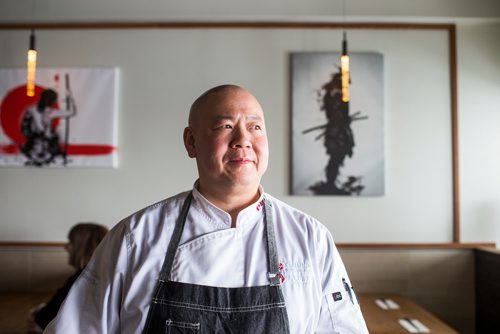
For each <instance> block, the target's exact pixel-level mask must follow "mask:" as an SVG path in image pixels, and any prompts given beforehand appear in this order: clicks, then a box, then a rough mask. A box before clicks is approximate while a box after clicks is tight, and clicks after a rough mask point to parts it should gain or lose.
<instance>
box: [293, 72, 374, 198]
mask: <svg viewBox="0 0 500 334" xmlns="http://www.w3.org/2000/svg"><path fill="white" fill-rule="evenodd" d="M317 94H318V103H319V105H320V110H321V111H324V112H325V116H326V119H327V122H326V124H322V125H318V126H315V127H312V128H309V129H307V130H304V131H302V133H303V134H306V135H307V134H308V133H310V132H313V131H321V132H320V133H319V134H318V135H317V136H316V137H315V140H319V139H321V138H323V144H324V146H325V148H326V154H327V155H328V156H329V161H328V164H327V166H326V167H325V174H326V181H318V182H316V183H314V184H313V185H311V186H309V189H310V190H311V191H312V192H314V193H315V194H317V195H360V194H361V192H362V191H363V189H364V185H363V184H362V177H361V176H354V175H349V176H347V177H343V178H341V167H342V166H343V165H344V160H345V159H346V157H349V158H351V157H352V156H353V154H354V146H355V144H354V133H353V131H352V128H351V123H352V122H353V121H357V120H362V119H367V118H368V117H367V116H361V115H360V114H361V112H360V111H358V112H355V113H353V114H349V102H344V101H342V80H341V73H340V69H339V71H338V72H336V73H334V74H333V75H332V76H331V80H330V81H329V82H327V83H325V84H324V85H323V86H322V87H321V89H320V90H318V93H317Z"/></svg>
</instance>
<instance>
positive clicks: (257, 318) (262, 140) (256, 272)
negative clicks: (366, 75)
mask: <svg viewBox="0 0 500 334" xmlns="http://www.w3.org/2000/svg"><path fill="white" fill-rule="evenodd" d="M184 144H185V147H186V150H187V153H188V155H189V157H191V158H195V159H196V163H197V166H198V173H199V179H198V180H197V181H196V183H195V185H194V187H193V189H192V191H190V192H186V193H181V194H179V195H176V196H174V197H171V198H169V199H166V200H164V201H162V202H159V203H156V204H154V205H152V206H149V207H147V208H145V209H143V210H141V211H139V212H137V213H135V214H133V215H131V216H130V217H128V218H126V219H124V220H123V221H122V222H120V224H118V225H117V226H115V228H114V229H113V230H112V231H111V232H110V233H109V234H108V236H107V237H106V239H105V240H104V241H103V243H102V244H101V245H100V246H99V248H98V249H97V251H96V253H95V255H94V257H93V259H92V261H91V263H90V264H89V265H88V266H87V269H86V270H85V271H84V272H83V273H82V275H81V276H80V278H79V280H78V281H77V282H76V283H75V285H74V287H73V288H72V290H71V292H70V294H69V296H68V298H67V299H66V301H65V303H64V305H63V307H62V310H61V312H60V313H59V314H58V316H57V318H56V319H55V320H54V321H53V322H52V323H51V324H50V325H49V328H48V330H47V332H48V333H55V332H57V333H119V332H123V333H139V332H141V331H142V332H143V333H198V332H200V333H273V334H274V333H342V334H345V333H367V332H368V331H367V329H366V325H365V323H364V320H363V317H362V315H361V311H360V308H359V305H358V301H357V299H356V296H355V294H354V291H353V290H352V286H351V284H350V282H349V279H348V277H347V273H346V271H345V268H344V265H343V263H342V260H341V259H340V256H339V254H338V252H337V249H336V248H335V245H334V243H333V240H332V237H331V235H330V233H329V232H328V230H327V229H326V228H325V227H324V226H323V225H321V224H320V223H319V222H318V221H316V220H315V219H314V218H312V217H310V216H308V215H306V214H304V213H302V212H300V211H298V210H296V209H294V208H292V207H290V206H288V205H286V204H285V203H283V202H281V201H279V200H277V199H275V198H274V197H272V196H270V195H269V194H266V193H265V192H264V190H263V189H262V187H261V186H260V180H261V177H262V175H263V174H264V172H265V171H266V168H267V162H268V143H267V135H266V128H265V122H264V114H263V111H262V108H261V106H260V104H259V103H258V102H257V100H256V99H255V97H253V96H252V95H251V94H250V93H249V92H248V91H246V90H244V89H243V88H241V87H238V86H233V85H224V86H218V87H215V88H212V89H210V90H208V91H207V92H205V93H204V94H202V95H201V96H200V97H199V98H198V99H197V100H196V101H195V102H194V103H193V105H192V107H191V111H190V115H189V126H188V127H187V128H186V129H185V130H184Z"/></svg>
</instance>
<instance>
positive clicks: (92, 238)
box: [28, 223, 108, 333]
mask: <svg viewBox="0 0 500 334" xmlns="http://www.w3.org/2000/svg"><path fill="white" fill-rule="evenodd" d="M107 232H108V228H107V227H106V226H102V225H97V224H93V223H79V224H76V225H75V226H73V227H72V228H71V230H70V231H69V234H68V240H69V242H68V243H67V244H66V245H65V247H64V248H65V249H66V251H67V252H68V264H69V265H71V266H72V267H74V268H76V271H75V273H74V274H73V275H72V276H71V277H69V278H68V280H67V281H66V283H65V284H64V285H63V286H62V287H61V288H60V289H59V290H57V292H56V293H55V294H54V296H52V298H51V299H50V300H49V301H48V302H47V303H46V304H41V305H39V306H37V307H35V308H33V309H31V310H30V313H29V315H28V332H29V333H41V332H42V331H43V329H44V328H45V327H46V326H47V325H48V323H49V322H50V321H51V320H52V319H53V318H54V317H55V316H56V315H57V312H58V311H59V307H60V306H61V304H62V302H63V301H64V299H65V298H66V295H67V294H68V292H69V290H70V288H71V286H72V285H73V283H74V282H75V281H76V279H77V278H78V276H79V275H80V273H81V272H82V270H83V268H85V266H86V265H87V263H88V262H89V260H90V258H91V257H92V253H94V250H95V249H96V247H97V245H99V242H101V240H102V238H104V235H105V234H106V233H107Z"/></svg>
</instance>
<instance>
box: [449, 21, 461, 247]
mask: <svg viewBox="0 0 500 334" xmlns="http://www.w3.org/2000/svg"><path fill="white" fill-rule="evenodd" d="M448 34H449V35H448V40H449V53H450V96H451V101H450V102H451V137H452V166H453V174H452V177H453V242H457V243H459V242H460V188H459V169H458V99H457V96H458V95H457V34H456V26H455V25H451V26H450V28H449V29H448Z"/></svg>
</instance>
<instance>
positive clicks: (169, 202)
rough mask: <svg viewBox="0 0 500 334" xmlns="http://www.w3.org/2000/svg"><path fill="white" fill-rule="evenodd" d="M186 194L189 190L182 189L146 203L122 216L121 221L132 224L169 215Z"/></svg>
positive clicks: (179, 204)
mask: <svg viewBox="0 0 500 334" xmlns="http://www.w3.org/2000/svg"><path fill="white" fill-rule="evenodd" d="M188 194H189V191H184V192H181V193H178V194H176V195H174V196H171V197H168V198H166V199H163V200H161V201H158V202H156V203H153V204H151V205H148V206H146V207H144V208H142V209H140V210H138V211H136V212H134V213H132V214H131V215H129V216H128V217H126V218H124V219H123V221H124V222H129V223H132V224H133V223H137V222H139V221H141V220H144V219H158V218H161V217H165V216H162V215H170V214H171V213H172V212H173V211H179V208H180V207H181V206H182V204H183V203H184V200H185V199H186V197H187V195H188Z"/></svg>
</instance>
